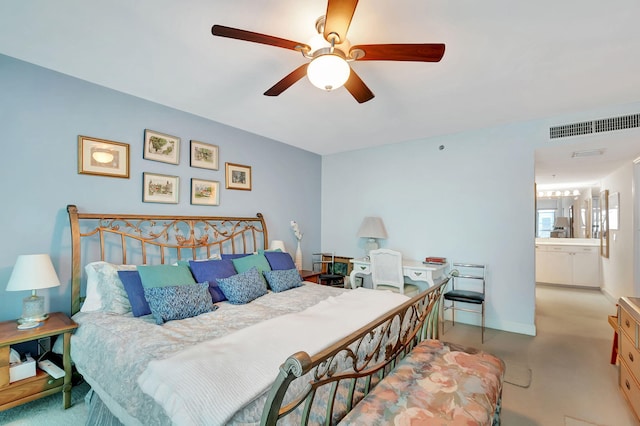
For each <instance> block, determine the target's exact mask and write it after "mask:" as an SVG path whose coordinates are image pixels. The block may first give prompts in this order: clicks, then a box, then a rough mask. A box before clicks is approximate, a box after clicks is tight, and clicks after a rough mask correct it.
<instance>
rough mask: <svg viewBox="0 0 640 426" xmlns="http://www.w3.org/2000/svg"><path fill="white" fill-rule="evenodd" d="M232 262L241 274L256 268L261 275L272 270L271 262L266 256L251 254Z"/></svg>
mask: <svg viewBox="0 0 640 426" xmlns="http://www.w3.org/2000/svg"><path fill="white" fill-rule="evenodd" d="M231 261H232V262H233V266H234V267H235V268H236V271H237V272H238V273H239V274H241V273H243V272H246V271H248V270H249V269H251V268H252V267H254V266H255V267H256V269H257V270H258V272H260V275H262V273H263V272H264V271H270V270H271V265H269V261H268V260H267V258H266V257H265V255H264V254H251V255H249V256H245V257H239V258H237V259H232V260H231Z"/></svg>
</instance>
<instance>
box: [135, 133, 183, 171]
mask: <svg viewBox="0 0 640 426" xmlns="http://www.w3.org/2000/svg"><path fill="white" fill-rule="evenodd" d="M142 158H144V159H145V160H153V161H161V162H163V163H169V164H179V163H180V138H179V137H177V136H171V135H166V134H164V133H160V132H155V131H153V130H149V129H145V131H144V153H143V155H142Z"/></svg>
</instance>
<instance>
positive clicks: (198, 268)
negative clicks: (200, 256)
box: [189, 259, 237, 303]
mask: <svg viewBox="0 0 640 426" xmlns="http://www.w3.org/2000/svg"><path fill="white" fill-rule="evenodd" d="M189 267H190V268H191V273H192V274H193V276H194V277H195V279H196V281H198V282H199V283H203V282H205V281H209V293H211V299H212V300H213V303H216V302H221V301H223V300H227V298H226V297H225V296H224V293H223V292H222V290H220V287H219V286H218V279H220V278H228V277H230V276H232V275H235V274H237V272H236V268H234V266H233V262H232V261H231V260H228V259H227V260H204V261H197V262H194V261H193V260H190V261H189Z"/></svg>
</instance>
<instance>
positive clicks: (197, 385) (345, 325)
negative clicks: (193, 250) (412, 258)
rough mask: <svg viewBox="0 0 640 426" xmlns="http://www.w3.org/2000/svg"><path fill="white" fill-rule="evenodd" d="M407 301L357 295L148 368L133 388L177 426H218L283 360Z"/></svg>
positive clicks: (259, 390)
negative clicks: (203, 425) (160, 407)
mask: <svg viewBox="0 0 640 426" xmlns="http://www.w3.org/2000/svg"><path fill="white" fill-rule="evenodd" d="M407 300H408V297H406V296H404V295H401V294H396V293H391V292H387V291H374V290H369V289H363V288H358V289H356V290H352V291H349V292H347V293H344V294H341V295H340V296H337V297H330V298H328V299H325V300H323V301H321V302H320V303H318V304H317V305H315V306H312V307H310V308H308V309H306V310H304V311H301V312H298V313H293V314H287V315H283V316H280V317H277V318H273V319H271V320H267V321H264V322H262V323H259V324H256V325H254V326H251V327H247V328H244V329H241V330H239V331H237V332H235V333H231V334H229V335H226V336H224V337H221V338H219V339H214V340H210V341H207V342H203V343H200V344H198V345H195V346H192V347H190V348H189V349H186V350H184V351H182V352H180V353H178V354H176V355H174V356H172V357H169V358H167V359H163V360H156V361H151V362H150V363H149V365H148V366H147V368H146V369H145V371H144V372H143V373H142V374H141V375H140V377H139V378H138V384H139V385H140V388H141V389H142V391H143V392H145V393H146V394H148V395H150V396H151V397H152V398H153V399H154V400H155V401H156V402H157V403H158V404H160V405H161V406H162V407H163V408H164V410H165V412H166V413H167V415H168V416H169V417H170V418H171V420H172V421H173V422H174V423H175V424H178V425H202V424H211V425H222V424H224V423H226V422H228V421H229V419H230V418H231V417H232V416H233V414H234V413H236V412H237V411H238V410H240V409H242V407H244V406H245V405H247V404H248V403H250V402H251V401H252V400H253V399H255V398H256V397H258V396H259V395H261V394H263V393H264V392H266V391H267V390H268V389H269V387H270V386H271V385H272V383H273V381H274V380H275V378H276V376H277V374H278V368H279V367H280V365H281V364H282V363H283V362H284V361H285V360H286V359H287V357H289V356H290V355H292V354H294V353H295V352H298V351H305V352H307V353H309V354H314V353H317V352H319V351H320V350H322V349H324V348H326V347H327V346H330V345H331V344H333V343H335V342H337V341H338V340H340V339H342V338H344V337H345V336H348V335H349V334H351V333H352V332H354V331H355V330H357V329H359V328H361V327H363V326H365V325H366V324H368V323H369V322H371V321H373V320H374V319H376V318H378V317H379V316H380V315H382V314H384V313H385V312H387V311H389V310H391V309H393V308H394V307H396V306H398V305H400V304H402V303H404V302H405V301H407Z"/></svg>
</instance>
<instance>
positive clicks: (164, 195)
mask: <svg viewBox="0 0 640 426" xmlns="http://www.w3.org/2000/svg"><path fill="white" fill-rule="evenodd" d="M179 184H180V178H179V177H178V176H169V175H160V174H156V173H146V172H145V173H143V174H142V201H143V202H145V203H167V204H178V189H179Z"/></svg>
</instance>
